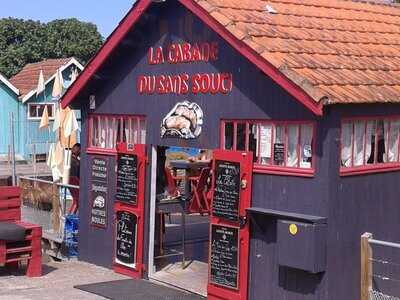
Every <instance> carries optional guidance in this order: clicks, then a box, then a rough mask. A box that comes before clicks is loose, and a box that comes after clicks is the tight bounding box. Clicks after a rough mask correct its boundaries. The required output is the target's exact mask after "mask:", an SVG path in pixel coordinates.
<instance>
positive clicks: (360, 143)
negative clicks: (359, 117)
mask: <svg viewBox="0 0 400 300" xmlns="http://www.w3.org/2000/svg"><path fill="white" fill-rule="evenodd" d="M379 122H380V123H379ZM378 125H379V127H378V130H377V126H378ZM379 128H381V129H379ZM399 132H400V119H395V120H384V121H383V128H382V121H378V120H370V121H355V122H345V123H343V124H342V134H341V135H342V136H341V143H342V149H341V161H342V166H344V167H352V166H354V167H357V166H363V165H367V164H373V163H377V162H381V161H383V162H397V161H398V159H399ZM382 139H383V142H382ZM381 143H382V144H381ZM376 152H377V153H376ZM373 156H374V157H373ZM376 160H377V161H376Z"/></svg>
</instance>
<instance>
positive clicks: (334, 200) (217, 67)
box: [62, 0, 400, 300]
mask: <svg viewBox="0 0 400 300" xmlns="http://www.w3.org/2000/svg"><path fill="white" fill-rule="evenodd" d="M399 25H400V8H399V7H398V6H396V5H386V4H376V3H365V2H361V1H341V0H329V1H320V0H307V1H297V0H273V1H261V0H251V1H243V0H229V1H228V0H167V1H151V0H138V1H136V3H135V5H134V6H133V8H132V9H131V11H130V12H129V13H128V14H127V16H126V17H125V18H124V19H123V20H122V21H121V22H120V24H119V26H118V27H117V29H116V30H115V31H114V32H113V34H112V35H111V36H110V37H109V39H108V40H107V41H106V43H105V44H104V45H103V47H102V48H101V49H100V50H99V52H98V53H97V55H96V56H95V57H94V58H93V59H92V60H91V61H90V63H89V64H88V66H87V68H86V69H85V70H84V71H83V72H82V74H81V75H80V76H79V78H78V80H77V81H76V82H74V84H73V85H72V86H71V88H70V89H69V90H68V91H67V93H66V94H65V95H64V97H63V100H62V105H63V106H67V105H73V106H74V107H76V108H79V109H81V110H82V137H81V140H82V142H81V144H82V159H81V178H80V187H81V189H80V191H81V194H80V202H81V206H80V211H79V214H80V228H79V230H80V232H79V259H80V260H83V261H87V262H90V263H94V264H98V265H102V266H106V267H110V268H112V267H113V268H114V269H115V270H117V271H118V272H123V273H125V274H129V275H132V276H134V277H144V278H153V279H158V280H159V277H157V273H158V272H159V269H158V265H157V259H156V257H157V254H156V253H155V252H156V251H155V239H156V233H155V227H156V224H157V222H156V216H157V207H158V204H159V203H158V202H157V201H158V198H157V196H158V193H157V188H156V182H157V178H158V177H159V176H160V174H159V173H158V172H157V170H158V169H159V168H158V165H157V164H158V163H160V159H159V149H160V147H159V146H163V147H172V146H180V147H196V148H207V149H212V150H214V152H213V153H214V159H213V165H212V168H213V176H214V179H213V181H212V182H213V183H212V184H213V190H212V191H213V198H212V210H211V215H210V219H209V222H210V228H209V230H206V234H208V233H209V234H210V235H209V237H208V239H209V240H208V241H209V247H206V249H208V251H209V253H208V257H207V259H206V260H205V261H204V263H206V264H207V266H206V268H205V271H204V272H203V273H202V276H203V277H202V278H200V279H199V280H198V281H193V285H194V284H197V283H198V282H202V283H203V284H204V287H205V289H206V291H207V296H208V298H209V299H219V300H228V299H241V300H245V299H252V300H259V299H268V300H270V299H271V300H282V299H288V300H305V299H309V300H330V299H344V300H355V299H360V277H361V275H360V237H361V235H362V234H363V233H364V232H366V231H369V232H373V233H374V234H375V236H376V237H377V238H379V239H383V240H389V241H399V240H400V231H399V230H398V227H399V222H400V217H399V216H400V215H399V210H400V202H399V194H400V186H399V184H398V183H399V180H400V172H399V170H400V156H399V153H400V150H399V147H400V117H399V116H400V74H399V70H400V51H399V41H400V34H399ZM194 116H196V117H194ZM119 142H120V143H121V144H118V143H119ZM121 145H122V146H121ZM130 156H132V157H133V158H132V157H130ZM122 159H125V164H124V165H126V170H130V174H128V175H131V177H135V176H136V177H135V179H137V181H135V184H133V185H132V186H135V187H137V190H135V192H134V193H131V194H129V193H128V195H127V196H126V197H127V199H128V200H129V201H128V202H127V201H122V200H121V197H120V192H121V187H120V186H118V182H121V180H119V179H118V177H119V176H121V172H119V169H120V166H121V164H120V161H121V160H122ZM129 159H130V161H134V162H137V165H136V166H135V167H134V168H133V167H132V168H130V165H129V164H130V162H129ZM222 165H224V166H225V170H224V171H225V174H228V175H229V174H230V173H229V172H230V171H229V170H235V172H234V173H235V174H236V175H237V174H240V178H238V179H237V182H236V181H234V182H231V181H229V180H228V183H229V185H230V186H236V187H237V188H238V189H237V190H235V191H232V190H231V191H229V193H228V192H226V193H225V194H224V193H222V194H221V189H217V188H216V187H219V188H220V186H218V185H220V184H221V181H222V180H216V177H217V176H218V174H220V169H221V168H222V167H221V166H222ZM129 168H130V169H129ZM116 169H118V172H116V171H115V170H116ZM127 172H128V171H127ZM128 173H129V172H128ZM232 176H233V175H232ZM126 180H131V179H129V178H128V179H126ZM235 180H236V177H235ZM238 183H240V187H239V185H238ZM223 191H225V190H223ZM128 192H130V191H129V186H128ZM218 193H219V194H218ZM232 195H236V196H238V195H239V196H238V199H237V198H235V197H236V196H235V197H234V198H233V199H232V198H230V197H231V196H232ZM95 196H96V197H95ZM100 200H101V201H100ZM131 200H132V201H131ZM237 201H238V202H239V203H238V202H237ZM232 203H233V204H232ZM235 205H236V206H235ZM227 213H229V215H228V217H227V216H226V214H227ZM99 216H101V218H100V217H99ZM121 216H123V217H124V218H125V219H122V217H121ZM126 220H129V222H128V223H129V224H128V225H129V226H128V225H127V223H126V222H125V223H124V222H123V221H126ZM121 222H122V224H124V226H123V227H124V228H128V229H126V231H125V232H122V233H121V232H120V231H121V228H120V227H121V226H120V224H121ZM208 241H207V242H208ZM124 243H125V246H126V247H125V250H124V251H125V252H124V251H122V250H121V244H124ZM127 245H128V246H127ZM223 245H225V246H223ZM126 249H128V250H129V252H127V251H126ZM121 253H122V254H125V255H126V256H127V257H128V260H127V261H126V262H125V263H124V262H123V261H124V259H123V257H122V256H121ZM381 254H382V257H386V258H387V257H392V258H393V259H395V258H396V257H397V263H398V256H395V255H394V256H390V255H393V253H392V252H390V251H386V252H385V251H382V252H381ZM385 271H386V272H387V271H390V272H391V273H390V278H394V279H396V278H400V270H399V269H398V268H397V269H393V270H392V269H391V270H382V272H385ZM184 272H185V271H182V273H184ZM182 273H181V274H182ZM380 274H384V273H380ZM174 276H177V275H176V274H173V276H172V275H171V277H174ZM163 278H164V279H163V280H162V281H168V280H169V278H168V276H164V277H163ZM183 279H185V278H183ZM386 282H387V281H386ZM181 283H182V282H179V280H177V281H176V282H175V283H174V284H173V285H175V286H180V284H181ZM374 285H375V286H374V287H375V288H377V289H379V288H382V289H384V288H387V290H385V291H384V292H387V293H393V294H392V295H395V294H396V292H397V293H398V292H399V291H398V285H397V286H392V287H391V288H392V290H391V289H390V287H387V286H385V281H384V280H382V279H381V278H379V277H377V278H374ZM393 287H394V289H393ZM396 287H397V291H396ZM397 296H398V294H397Z"/></svg>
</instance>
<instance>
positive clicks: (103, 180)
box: [90, 156, 108, 227]
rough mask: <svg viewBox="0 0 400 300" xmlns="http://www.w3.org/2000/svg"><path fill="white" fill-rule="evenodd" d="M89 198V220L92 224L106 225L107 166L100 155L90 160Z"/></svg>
mask: <svg viewBox="0 0 400 300" xmlns="http://www.w3.org/2000/svg"><path fill="white" fill-rule="evenodd" d="M91 162H92V164H91V183H90V188H91V199H92V207H91V212H90V222H91V224H92V225H95V226H101V227H106V226H107V187H108V174H107V173H108V166H107V160H106V159H104V158H100V157H97V156H95V157H93V158H92V160H91Z"/></svg>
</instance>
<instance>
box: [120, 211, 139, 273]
mask: <svg viewBox="0 0 400 300" xmlns="http://www.w3.org/2000/svg"><path fill="white" fill-rule="evenodd" d="M115 227H116V228H115V230H116V235H115V239H116V242H115V262H116V263H118V264H121V265H124V266H127V267H131V268H134V267H135V264H136V245H137V243H136V242H137V238H136V237H137V216H136V215H135V214H133V213H131V212H127V211H122V210H120V211H117V219H116V226H115Z"/></svg>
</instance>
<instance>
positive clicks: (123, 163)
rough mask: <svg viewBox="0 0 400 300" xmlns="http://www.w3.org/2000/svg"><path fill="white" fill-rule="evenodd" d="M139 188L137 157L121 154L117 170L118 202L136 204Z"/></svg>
mask: <svg viewBox="0 0 400 300" xmlns="http://www.w3.org/2000/svg"><path fill="white" fill-rule="evenodd" d="M137 186H138V171H137V156H136V155H132V154H120V155H119V156H118V169H117V195H116V198H117V200H119V201H122V202H128V203H131V204H136V203H137Z"/></svg>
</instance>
